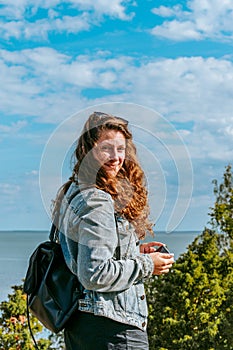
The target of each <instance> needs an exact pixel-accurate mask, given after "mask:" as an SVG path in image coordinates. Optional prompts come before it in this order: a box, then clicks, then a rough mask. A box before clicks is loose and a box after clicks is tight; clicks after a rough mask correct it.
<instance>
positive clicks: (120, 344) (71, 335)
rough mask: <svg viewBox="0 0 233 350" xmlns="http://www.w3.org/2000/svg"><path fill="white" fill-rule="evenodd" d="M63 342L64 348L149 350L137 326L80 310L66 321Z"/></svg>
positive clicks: (143, 335)
mask: <svg viewBox="0 0 233 350" xmlns="http://www.w3.org/2000/svg"><path fill="white" fill-rule="evenodd" d="M65 344H66V350H110V349H112V350H113V349H114V350H149V345H148V337H147V333H146V332H144V331H142V330H140V329H139V328H136V327H133V326H129V325H126V324H123V323H119V322H116V321H113V320H111V319H109V318H107V317H100V316H95V315H93V314H91V313H86V312H80V311H79V312H77V313H76V314H75V315H74V316H73V317H72V318H71V319H70V321H69V322H68V325H67V327H66V329H65Z"/></svg>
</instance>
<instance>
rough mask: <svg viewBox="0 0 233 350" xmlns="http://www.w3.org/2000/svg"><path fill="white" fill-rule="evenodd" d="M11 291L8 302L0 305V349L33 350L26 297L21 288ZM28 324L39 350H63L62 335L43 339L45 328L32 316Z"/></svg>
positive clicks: (14, 288) (17, 287) (16, 287)
mask: <svg viewBox="0 0 233 350" xmlns="http://www.w3.org/2000/svg"><path fill="white" fill-rule="evenodd" d="M12 289H13V293H12V294H10V295H8V301H3V302H1V303H0V349H1V350H29V349H34V348H35V347H34V345H33V341H32V338H31V335H30V332H29V328H28V323H27V316H26V315H27V311H26V295H25V294H23V288H22V286H13V287H12ZM30 324H31V328H32V331H33V334H34V336H35V337H36V339H37V343H38V346H39V349H40V350H59V349H64V343H63V334H62V333H59V334H58V335H57V334H56V335H53V334H51V335H49V336H48V337H45V338H44V337H43V336H42V334H43V333H44V334H45V328H44V327H43V326H42V325H41V323H40V322H39V321H38V320H37V319H36V318H35V317H34V316H33V315H30Z"/></svg>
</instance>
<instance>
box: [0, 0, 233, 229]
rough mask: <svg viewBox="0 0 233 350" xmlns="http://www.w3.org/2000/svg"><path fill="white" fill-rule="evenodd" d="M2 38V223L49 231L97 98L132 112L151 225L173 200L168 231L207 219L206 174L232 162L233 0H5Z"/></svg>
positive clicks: (217, 174) (163, 218)
mask: <svg viewBox="0 0 233 350" xmlns="http://www.w3.org/2000/svg"><path fill="white" fill-rule="evenodd" d="M0 34H1V35H0V38H1V39H0V72H1V88H0V98H1V104H0V161H1V172H0V198H1V200H0V210H1V219H0V220H1V230H5V229H9V230H10V229H36V230H40V229H47V228H48V226H49V215H48V214H47V212H48V211H49V210H48V208H49V206H50V201H51V199H52V198H53V196H54V193H55V189H56V188H57V186H58V185H59V184H60V183H61V181H62V180H64V179H65V178H66V177H67V176H68V175H69V171H70V170H69V162H68V160H67V159H68V156H66V155H65V154H66V152H67V151H68V152H69V148H70V146H71V144H72V142H73V139H72V138H73V137H74V136H75V135H76V134H77V135H78V131H79V130H80V127H81V126H80V125H81V124H80V123H81V121H83V120H84V119H85V117H86V116H87V115H88V112H89V111H91V110H94V109H96V108H97V107H96V105H99V106H98V108H97V109H101V110H105V111H109V110H111V111H112V110H113V111H115V110H116V111H118V110H119V111H120V112H121V114H125V117H129V120H130V122H131V124H132V127H133V128H134V131H135V133H136V135H137V137H138V139H137V142H138V145H139V148H141V158H142V161H144V163H145V167H146V169H147V171H148V178H149V184H150V189H151V191H152V192H153V191H154V193H152V194H151V196H152V197H153V200H152V204H153V205H152V211H153V215H154V217H155V220H156V222H157V226H156V228H157V230H164V229H166V227H167V222H168V221H169V217H170V215H171V213H172V210H173V209H174V207H176V208H175V209H176V210H177V212H179V213H178V214H177V215H178V216H179V220H178V219H177V220H176V225H175V224H174V225H173V226H174V227H173V228H174V229H177V230H202V229H203V228H204V226H205V225H207V222H208V219H209V218H208V215H207V213H208V212H209V207H210V206H212V205H213V203H214V196H213V186H212V180H213V179H219V180H221V178H222V174H223V172H224V168H225V166H226V165H227V164H229V163H232V158H233V112H232V111H233V62H232V61H233V55H232V48H233V4H232V2H231V1H227V0H205V1H201V0H190V1H179V2H178V1H175V0H171V1H158V0H157V1H152V0H151V1H150V0H147V1H146V0H145V1H143V2H141V1H130V0H129V1H121V0H112V1H107V0H96V1H94V2H93V1H91V0H70V1H65V2H61V1H59V0H50V1H48V0H43V1H42V0H35V1H32V0H8V1H6V0H5V1H4V0H3V1H0ZM135 111H136V112H135ZM151 111H154V113H152V112H151ZM127 112H128V114H127ZM140 113H141V114H140ZM71 116H73V117H71ZM134 117H135V118H134ZM140 118H141V119H140ZM73 130H75V132H76V133H75V134H74V135H73V134H72V131H73ZM165 130H166V132H165ZM69 132H70V134H69ZM150 133H152V134H153V137H152V139H150V135H151V134H150ZM162 133H163V136H161V138H162V140H163V146H164V147H163V149H162V148H161V147H160V146H159V143H158V140H159V135H162ZM164 133H165V134H166V133H167V134H166V136H164V135H165V134H164ZM71 134H72V137H71ZM168 134H169V136H168ZM54 135H55V136H56V137H55V139H56V142H55V144H56V147H57V149H56V148H54V146H53V145H52V142H50V141H51V140H53V137H54ZM171 135H173V136H172V137H174V135H175V140H176V146H174V147H175V148H174V147H173V149H172V151H171V152H170V153H169V152H168V153H167V154H165V153H166V152H165V151H164V150H165V148H166V147H167V146H168V149H170V150H171V148H169V147H170V145H171V143H172V137H171ZM58 137H59V138H58ZM49 140H50V141H49ZM67 140H68V142H67ZM164 140H166V141H164ZM46 145H47V146H46ZM160 145H161V143H160ZM67 147H68V149H67ZM143 147H144V148H143ZM143 149H144V151H143ZM178 149H179V150H180V151H177V150H178ZM50 152H53V153H50ZM139 153H140V152H139ZM42 155H44V158H43V157H42ZM48 155H49V156H48ZM61 155H62V157H63V160H64V157H65V161H64V164H63V163H62V168H63V170H62V175H61V171H60V170H59V166H60V165H61V162H62V159H61ZM47 156H48V157H47ZM46 157H47V158H46ZM51 157H52V158H51ZM151 157H152V158H151ZM169 157H170V159H169ZM181 158H182V160H181ZM56 160H57V162H56ZM169 160H170V161H169ZM153 162H154V164H156V166H154V168H153V166H151V164H152V163H153ZM190 162H191V164H192V171H191V168H190ZM172 164H173V165H172ZM46 166H47V167H48V172H47V173H46V170H45V169H46ZM52 167H53V171H52ZM41 169H42V170H41ZM49 169H50V170H49ZM161 182H162V185H161ZM161 188H162V189H163V190H161ZM45 197H46V198H45ZM50 197H51V198H50ZM177 199H178V201H177ZM161 203H163V205H161Z"/></svg>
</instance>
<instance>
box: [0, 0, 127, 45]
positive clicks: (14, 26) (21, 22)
mask: <svg viewBox="0 0 233 350" xmlns="http://www.w3.org/2000/svg"><path fill="white" fill-rule="evenodd" d="M130 3H131V1H130V0H128V1H123V0H112V1H108V0H95V1H92V0H67V1H66V2H65V3H64V2H62V1H60V0H53V1H44V0H37V1H32V0H21V1H20V0H18V1H12V0H11V1H8V2H7V3H5V4H2V7H1V9H0V15H1V17H2V20H1V21H0V35H1V37H2V38H5V39H10V38H16V39H19V38H24V39H33V40H40V41H41V40H42V39H44V40H47V37H48V34H49V33H50V32H58V33H64V32H65V33H74V34H77V33H79V32H81V31H87V30H89V29H90V28H91V27H92V26H95V25H99V24H100V23H101V21H103V16H110V17H111V18H117V19H120V20H123V21H125V20H130V19H131V18H132V16H133V13H130V14H127V5H129V4H130ZM66 7H67V8H68V9H69V15H68V14H64V13H65V10H64V9H66ZM40 9H43V10H45V14H44V16H43V17H41V14H40V17H39V18H38V17H37V12H38V11H39V10H40Z"/></svg>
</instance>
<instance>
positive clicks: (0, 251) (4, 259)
mask: <svg viewBox="0 0 233 350" xmlns="http://www.w3.org/2000/svg"><path fill="white" fill-rule="evenodd" d="M199 233H200V232H197V231H188V232H185V231H182V232H179V231H177V232H173V233H170V234H166V233H156V240H157V241H161V242H163V243H165V244H167V246H168V248H169V250H170V251H171V252H173V253H174V254H175V258H177V257H178V256H179V255H180V254H181V253H184V252H185V250H186V248H187V246H188V245H189V244H190V243H191V242H192V241H193V239H194V238H195V237H196V236H197V235H198V234H199ZM47 238H48V232H46V231H0V302H1V301H3V300H6V299H7V295H8V294H9V293H11V291H12V290H11V286H13V285H19V284H21V283H22V278H23V277H24V276H25V272H26V269H27V264H28V259H29V256H30V255H31V253H32V251H33V250H34V248H35V247H36V246H37V245H38V244H39V243H40V242H42V241H44V240H47ZM150 240H151V239H150Z"/></svg>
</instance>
